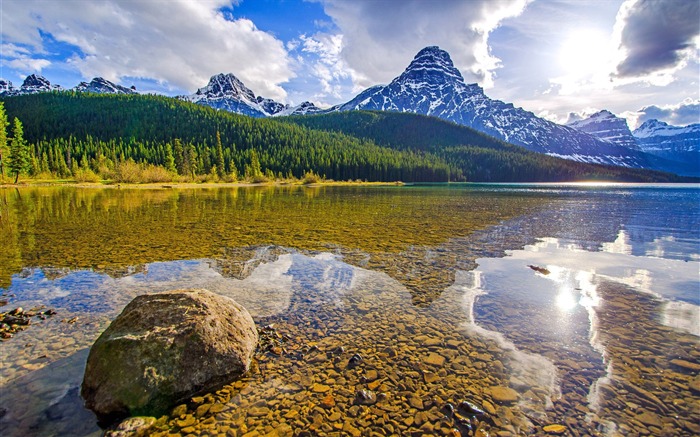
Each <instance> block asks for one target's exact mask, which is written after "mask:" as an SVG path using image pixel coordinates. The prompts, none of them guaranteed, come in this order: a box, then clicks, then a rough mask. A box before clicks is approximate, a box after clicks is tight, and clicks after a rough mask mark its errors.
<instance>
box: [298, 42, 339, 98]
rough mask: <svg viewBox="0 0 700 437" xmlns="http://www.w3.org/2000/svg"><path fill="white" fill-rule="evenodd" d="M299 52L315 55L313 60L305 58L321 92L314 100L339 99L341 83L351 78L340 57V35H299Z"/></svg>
mask: <svg viewBox="0 0 700 437" xmlns="http://www.w3.org/2000/svg"><path fill="white" fill-rule="evenodd" d="M300 39H301V41H302V48H301V51H302V52H305V53H307V54H313V55H315V56H314V58H315V59H311V58H310V57H307V59H306V62H307V63H311V74H312V75H313V76H314V77H316V79H318V81H319V84H320V86H321V91H320V92H317V94H316V95H315V96H314V98H317V99H318V98H325V97H334V98H340V97H341V93H342V91H343V86H342V85H343V82H344V81H345V80H346V79H348V78H350V77H352V69H351V68H349V67H348V66H347V65H346V64H345V62H344V61H343V59H342V58H341V56H340V51H341V49H342V45H343V36H342V35H337V34H335V35H332V34H326V33H318V34H316V35H314V36H312V37H309V36H306V35H301V36H300Z"/></svg>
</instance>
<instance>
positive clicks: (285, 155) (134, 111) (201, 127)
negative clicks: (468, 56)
mask: <svg viewBox="0 0 700 437" xmlns="http://www.w3.org/2000/svg"><path fill="white" fill-rule="evenodd" d="M0 101H2V102H3V103H4V107H5V111H6V114H7V118H8V120H14V119H15V118H16V119H18V120H21V123H22V125H23V129H24V130H23V135H24V141H25V142H26V143H27V144H28V152H29V153H28V156H27V157H26V160H27V164H26V166H25V167H24V168H25V170H24V171H25V172H26V173H27V174H29V175H31V176H37V175H44V176H46V177H54V178H73V179H76V180H85V181H92V180H94V181H97V180H100V179H110V180H115V181H123V182H160V181H170V180H175V179H177V178H179V180H192V181H212V180H224V181H237V180H247V181H252V182H262V181H265V180H272V179H294V178H297V179H298V178H304V177H305V175H306V176H308V175H309V174H312V175H317V176H318V177H319V178H320V177H325V178H328V179H333V180H367V181H384V182H390V181H404V182H447V181H465V180H466V181H479V182H529V181H576V180H614V181H640V182H646V181H656V182H660V181H663V182H666V181H668V182H671V181H680V180H683V179H682V178H679V177H677V176H675V175H671V174H667V173H661V172H653V171H647V170H638V169H626V168H620V167H613V166H602V165H593V164H582V163H577V162H573V161H567V160H563V159H559V158H553V157H549V156H546V155H542V154H538V153H534V152H530V151H528V150H526V149H524V148H521V147H517V146H513V145H510V144H507V143H504V142H502V141H499V140H496V139H494V138H491V137H489V136H487V135H484V134H481V133H479V132H477V131H474V130H472V129H469V128H466V127H463V126H459V125H456V124H453V123H449V122H445V121H442V120H439V119H435V118H432V117H425V116H420V115H415V114H407V113H385V112H367V111H351V112H341V113H331V114H326V115H315V116H304V117H287V118H268V119H257V118H251V117H247V116H243V115H238V114H233V113H229V112H225V111H217V110H214V109H212V108H209V107H205V106H200V105H196V104H193V103H189V102H184V101H180V100H177V99H174V98H170V97H165V96H155V95H114V94H93V93H82V92H74V91H68V92H52V93H40V94H33V95H23V96H14V97H7V98H4V99H1V100H0ZM10 162H11V159H10ZM144 175H145V176H144ZM174 178H175V179H174Z"/></svg>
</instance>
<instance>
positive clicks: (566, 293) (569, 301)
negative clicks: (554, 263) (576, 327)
mask: <svg viewBox="0 0 700 437" xmlns="http://www.w3.org/2000/svg"><path fill="white" fill-rule="evenodd" d="M577 297H578V296H577V295H576V294H574V291H573V290H570V289H568V288H562V289H560V290H559V294H557V297H556V300H555V302H556V305H557V308H559V309H560V310H562V311H564V312H569V311H571V310H573V309H574V308H576V305H578V299H577Z"/></svg>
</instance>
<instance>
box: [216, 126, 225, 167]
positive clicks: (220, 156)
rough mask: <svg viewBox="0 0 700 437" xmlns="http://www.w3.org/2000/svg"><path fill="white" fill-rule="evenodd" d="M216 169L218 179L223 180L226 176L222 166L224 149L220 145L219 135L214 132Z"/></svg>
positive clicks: (217, 132)
mask: <svg viewBox="0 0 700 437" xmlns="http://www.w3.org/2000/svg"><path fill="white" fill-rule="evenodd" d="M216 169H217V171H218V172H219V177H220V178H223V177H224V175H225V174H226V168H225V165H224V148H223V146H222V145H221V134H220V133H219V131H218V130H217V131H216Z"/></svg>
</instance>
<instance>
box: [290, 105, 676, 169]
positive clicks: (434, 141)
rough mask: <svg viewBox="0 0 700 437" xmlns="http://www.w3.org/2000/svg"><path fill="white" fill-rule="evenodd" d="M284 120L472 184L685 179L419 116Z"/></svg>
mask: <svg viewBox="0 0 700 437" xmlns="http://www.w3.org/2000/svg"><path fill="white" fill-rule="evenodd" d="M283 120H285V121H288V122H290V123H295V124H298V125H301V126H306V127H309V128H312V129H319V130H325V131H329V132H337V133H345V134H348V135H352V136H355V137H358V138H361V139H364V140H367V141H373V142H375V143H376V144H379V145H382V146H387V147H391V148H394V149H397V150H407V149H408V150H421V151H424V152H427V153H431V154H434V155H436V156H439V157H440V158H442V159H444V160H445V161H446V162H447V163H448V164H450V165H451V166H453V167H456V168H458V169H459V170H460V171H461V172H462V174H463V175H464V177H465V178H466V180H468V181H480V182H530V181H539V182H551V181H577V180H617V181H640V182H653V181H657V182H672V181H680V180H684V178H679V177H677V176H676V175H672V174H668V173H663V172H656V171H649V170H640V169H631V168H622V167H615V166H607V165H596V164H586V163H580V162H576V161H570V160H565V159H560V158H555V157H552V156H548V155H544V154H541V153H535V152H531V151H529V150H527V149H525V148H523V147H519V146H514V145H512V144H508V143H505V142H503V141H501V140H498V139H496V138H493V137H490V136H488V135H486V134H483V133H481V132H478V131H476V130H474V129H471V128H468V127H466V126H461V125H458V124H456V123H452V122H449V121H445V120H441V119H438V118H435V117H427V116H424V115H418V114H413V113H405V112H379V111H346V112H333V113H328V114H322V115H311V116H303V117H286V118H284V119H283Z"/></svg>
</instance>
